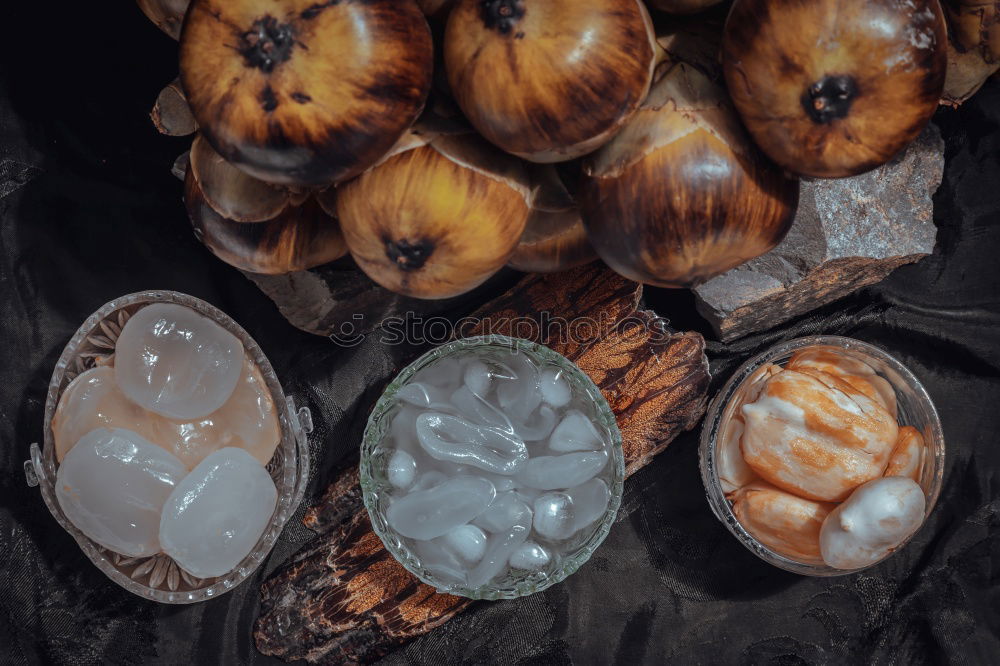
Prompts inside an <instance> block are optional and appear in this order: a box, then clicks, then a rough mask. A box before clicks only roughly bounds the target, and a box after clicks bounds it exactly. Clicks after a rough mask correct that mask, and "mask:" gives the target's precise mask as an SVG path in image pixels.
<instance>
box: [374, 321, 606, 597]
mask: <svg viewBox="0 0 1000 666" xmlns="http://www.w3.org/2000/svg"><path fill="white" fill-rule="evenodd" d="M512 351H520V352H523V353H525V354H527V355H528V356H529V357H530V358H531V359H532V360H533V361H535V362H536V363H537V364H539V365H542V366H545V365H549V366H556V367H558V368H559V369H560V370H562V371H563V373H564V374H563V376H564V378H565V379H566V380H567V381H568V382H569V384H570V386H571V388H572V390H573V392H574V394H576V395H582V396H586V397H588V398H589V399H590V400H591V401H592V404H593V406H594V408H593V411H592V412H591V414H589V415H588V416H590V417H591V419H592V421H593V423H594V426H595V427H597V428H598V430H602V431H603V433H604V434H605V435H606V437H607V441H610V442H611V465H610V473H609V476H608V477H601V478H605V480H606V481H607V483H608V489H609V490H610V494H611V499H610V502H609V503H608V508H607V510H606V511H605V513H604V516H603V517H602V518H600V519H599V520H598V521H597V522H595V523H594V526H593V532H592V533H591V534H590V535H589V536H586V537H585V538H581V539H580V542H579V544H578V546H577V547H575V548H574V549H573V550H572V551H571V552H570V553H568V554H566V555H564V556H562V558H561V559H560V561H559V562H558V564H555V563H553V564H550V565H549V566H548V567H547V568H546V569H543V570H540V571H533V572H529V571H522V570H508V573H507V574H506V576H505V577H504V578H503V579H501V580H495V581H492V582H490V583H487V584H485V585H482V586H480V587H475V588H471V587H462V586H456V585H452V584H446V583H444V582H442V581H439V580H437V579H436V578H435V576H434V574H433V573H431V572H429V571H427V570H426V569H425V568H424V567H423V566H422V565H421V563H420V560H419V558H418V557H417V555H416V554H415V553H414V552H412V551H411V550H410V547H409V546H408V545H407V544H406V542H405V541H404V540H403V539H402V538H400V536H399V535H397V534H396V533H395V532H394V531H393V530H392V528H390V527H389V525H388V522H387V520H386V511H387V510H388V507H389V495H390V492H391V489H392V486H391V485H390V484H389V481H388V479H387V478H386V465H387V462H388V458H389V456H388V455H385V449H381V450H380V444H381V443H382V441H383V439H384V437H385V435H386V432H387V430H388V427H389V424H390V423H391V422H392V419H393V417H394V416H395V413H396V410H397V408H398V405H399V403H398V401H397V400H396V393H397V392H398V391H399V390H400V389H401V388H402V387H404V386H406V385H407V384H408V383H409V382H410V380H411V379H412V378H413V376H414V375H415V374H416V373H417V372H418V371H420V370H422V369H424V368H426V367H427V366H429V365H432V364H435V363H437V362H439V361H441V360H442V359H445V358H448V357H452V356H466V355H468V354H469V353H470V352H472V353H475V354H476V355H477V356H479V357H480V358H494V359H498V360H499V358H500V357H501V355H504V354H506V355H509V354H510V353H511V352H512ZM624 479H625V461H624V457H623V455H622V438H621V432H620V431H619V430H618V424H617V422H616V421H615V415H614V413H613V412H612V411H611V407H610V406H609V405H608V402H607V400H605V399H604V396H603V395H601V392H600V390H598V388H597V386H595V385H594V382H593V381H591V379H590V377H588V376H587V375H586V374H585V373H584V372H583V371H582V370H580V368H578V367H577V366H576V365H574V364H573V363H572V362H571V361H570V360H569V359H567V358H566V357H564V356H562V355H561V354H559V353H557V352H555V351H552V350H551V349H549V348H548V347H544V346H542V345H539V344H536V343H534V342H530V341H528V340H522V339H519V338H508V337H506V336H502V335H487V336H480V337H473V338H464V339H460V340H456V341H453V342H450V343H448V344H445V345H442V346H440V347H437V348H435V349H432V350H431V351H429V352H427V353H426V354H424V355H423V356H421V357H420V358H418V359H417V360H416V361H414V362H413V363H411V364H410V365H408V366H407V367H406V368H404V369H403V371H402V372H400V373H399V375H398V376H397V377H396V378H395V379H394V380H393V381H392V382H391V383H390V384H389V386H388V387H387V388H386V390H385V392H384V393H383V394H382V397H381V398H379V400H378V402H377V403H376V404H375V408H374V410H373V411H372V413H371V416H370V417H369V418H368V425H367V427H366V428H365V433H364V441H363V443H362V445H361V489H362V494H363V497H364V503H365V507H366V508H367V509H368V515H369V516H370V517H371V523H372V528H373V529H374V530H375V533H376V534H377V535H378V536H379V538H380V539H381V540H382V543H383V544H385V547H386V549H387V550H388V551H389V552H390V553H392V556H393V557H395V558H396V560H398V561H399V563H400V564H402V565H403V566H404V567H405V568H406V569H407V571H409V572H410V573H412V574H413V575H414V576H416V577H417V578H419V579H420V580H421V581H423V582H424V583H427V584H428V585H431V586H433V587H435V588H437V589H438V590H439V591H441V592H446V593H448V594H455V595H459V596H463V597H469V598H470V599H489V600H495V599H513V598H515V597H521V596H525V595H528V594H533V593H535V592H539V591H541V590H544V589H546V588H547V587H549V586H550V585H554V584H556V583H558V582H560V581H562V580H564V579H565V578H566V577H567V576H569V575H570V574H572V573H573V572H575V571H576V570H577V569H579V568H580V567H581V566H582V565H583V564H584V563H585V562H586V561H587V560H588V559H590V556H591V555H592V554H593V553H594V551H595V550H596V549H597V547H598V546H599V545H600V544H601V542H602V541H604V538H605V537H606V536H607V535H608V532H609V531H610V530H611V524H612V523H613V522H614V520H615V516H616V515H617V513H618V507H619V506H620V505H621V498H622V483H623V481H624ZM575 541H576V539H574V542H575Z"/></svg>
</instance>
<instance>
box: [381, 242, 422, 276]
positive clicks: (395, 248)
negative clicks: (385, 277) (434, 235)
mask: <svg viewBox="0 0 1000 666" xmlns="http://www.w3.org/2000/svg"><path fill="white" fill-rule="evenodd" d="M433 252H434V244H433V243H431V242H430V241H426V240H419V241H415V242H410V241H408V240H405V239H404V240H397V241H394V240H389V239H386V241H385V255H386V256H387V257H389V261H391V262H392V263H394V264H396V266H397V267H398V268H399V269H400V270H403V271H416V270H420V269H421V268H423V266H424V264H425V263H427V260H428V259H429V258H430V256H431V254H432V253H433Z"/></svg>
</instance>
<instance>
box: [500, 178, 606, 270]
mask: <svg viewBox="0 0 1000 666" xmlns="http://www.w3.org/2000/svg"><path fill="white" fill-rule="evenodd" d="M561 166H564V165H561ZM528 173H529V177H530V179H531V185H532V205H531V215H530V216H529V217H528V222H527V224H526V225H525V228H524V233H523V234H521V240H520V242H519V243H518V245H517V249H515V250H514V254H513V255H512V256H511V258H510V261H508V262H507V265H508V266H510V267H511V268H514V269H516V270H519V271H524V272H527V273H555V272H558V271H564V270H568V269H570V268H575V267H577V266H582V265H583V264H586V263H589V262H591V261H595V260H596V259H597V253H596V252H594V248H593V247H592V246H591V245H590V241H588V240H587V231H586V229H584V227H583V220H582V219H581V218H580V207H579V205H578V204H577V202H576V198H575V197H574V196H573V195H572V194H571V193H570V191H569V187H568V186H567V184H566V182H565V181H564V180H563V178H562V177H561V176H560V169H559V168H557V167H556V166H554V165H551V164H532V165H529V167H528Z"/></svg>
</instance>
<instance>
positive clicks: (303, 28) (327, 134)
mask: <svg viewBox="0 0 1000 666" xmlns="http://www.w3.org/2000/svg"><path fill="white" fill-rule="evenodd" d="M955 3H956V4H955V8H954V9H955V11H954V12H952V14H953V15H954V16H955V17H958V18H956V21H957V22H956V24H955V25H956V26H958V28H960V29H961V31H960V32H959V35H960V37H961V40H962V41H960V42H956V44H960V48H961V49H962V52H963V54H964V55H968V54H969V53H973V54H974V55H975V57H976V58H981V59H982V60H983V62H984V63H987V61H988V60H990V62H992V60H991V59H994V60H995V59H996V54H995V48H996V46H995V41H996V40H995V38H994V35H993V34H992V32H989V31H988V30H986V29H983V30H980V31H979V32H976V31H975V30H974V29H973V28H974V27H975V26H972V25H971V23H972V21H971V19H970V18H969V12H968V11H966V10H968V9H969V6H971V5H972V4H976V3H970V2H959V1H958V0H955ZM646 4H648V5H649V8H650V9H652V10H653V17H652V18H651V15H650V12H649V11H648V10H647V7H646V5H645V4H643V2H641V1H640V0H436V1H435V0H421V1H419V2H414V1H413V0H369V1H366V2H355V1H352V0H344V1H341V2H316V1H315V0H280V1H278V2H275V1H274V0H226V1H225V2H224V1H223V0H193V1H192V2H190V4H189V5H188V4H187V3H185V2H183V0H181V1H180V2H179V1H178V0H159V1H157V0H140V6H142V7H143V9H144V10H145V11H146V13H147V14H148V15H149V16H150V17H151V18H153V20H154V21H156V22H157V23H158V24H159V25H160V26H161V27H163V28H164V30H165V31H167V32H168V33H170V34H175V35H179V39H180V73H181V76H180V82H179V84H177V83H175V84H172V86H171V87H169V88H168V89H167V90H165V91H164V93H163V94H161V97H160V100H158V104H157V108H156V109H154V120H156V121H157V124H158V126H160V128H161V129H162V130H163V131H166V132H168V133H183V132H187V131H193V130H194V128H195V127H196V128H197V130H198V132H199V134H198V137H197V138H196V139H195V143H194V146H193V148H192V150H191V153H190V167H189V168H188V169H187V170H186V184H185V192H186V196H185V198H186V201H187V206H188V212H189V214H190V216H191V219H192V222H193V224H194V226H195V228H196V231H197V233H198V234H199V236H200V238H201V239H202V240H203V241H204V242H205V244H206V245H208V247H209V248H210V249H211V250H212V251H213V252H215V254H216V255H218V256H219V257H220V258H222V259H223V260H225V261H227V262H229V263H231V264H233V265H236V266H238V267H240V268H243V269H245V270H249V271H253V272H262V273H282V272H289V271H293V270H301V269H304V268H308V267H311V266H315V265H318V264H321V263H325V262H328V261H332V260H334V259H336V258H339V257H340V256H343V255H345V254H346V253H348V252H349V253H350V254H351V255H352V257H353V258H354V260H355V261H356V263H357V264H358V266H359V267H360V268H361V269H362V270H363V271H364V272H365V273H366V274H368V275H369V276H370V277H371V278H372V279H373V280H374V281H375V282H377V283H379V284H381V285H383V286H385V287H387V288H388V289H391V290H393V291H396V292H399V293H402V294H406V295H409V296H416V297H420V298H445V297H449V296H454V295H457V294H460V293H462V292H465V291H468V290H469V289H472V288H473V287H475V286H477V285H479V284H480V283H482V282H483V281H485V280H486V279H487V278H488V277H489V276H490V275H492V274H493V273H494V272H496V271H497V270H499V269H500V268H501V267H502V266H504V265H505V264H508V263H509V264H510V265H512V266H514V267H515V268H519V269H522V270H534V271H555V270H562V269H566V268H569V267H572V266H576V265H579V264H581V263H585V262H588V261H591V260H593V259H594V258H595V257H600V258H601V259H603V260H604V261H605V262H606V263H607V264H608V265H609V266H611V267H612V268H613V269H615V270H616V271H618V272H619V273H621V274H622V275H625V276H627V277H629V278H631V279H634V280H638V281H641V282H645V283H649V284H654V285H660V286H666V287H682V286H691V285H695V284H698V283H700V282H702V281H704V280H706V279H708V278H710V277H712V276H714V275H717V274H719V273H721V272H723V271H726V270H728V269H730V268H733V267H734V266H737V265H739V264H740V263H743V262H745V261H747V260H749V259H751V258H753V257H755V256H758V255H760V254H762V253H764V252H767V251H768V250H770V249H771V248H773V247H774V246H775V245H776V244H777V243H779V242H780V241H781V239H782V238H783V237H784V235H785V233H786V232H787V231H788V227H789V225H790V224H791V221H792V219H793V217H794V214H795V210H796V206H797V201H798V180H797V178H798V177H799V176H809V177H823V178H830V177H843V176H849V175H854V174H857V173H861V172H863V171H866V170H869V169H872V168H874V167H876V166H878V165H880V164H883V163H885V162H886V161H888V160H889V159H891V158H892V157H893V156H894V155H896V154H897V153H898V152H899V151H900V150H902V149H903V148H904V147H905V146H906V145H907V144H908V143H909V142H910V141H912V140H913V139H914V138H915V137H916V136H917V135H918V134H919V133H920V131H921V130H922V128H923V127H924V126H925V125H926V123H927V122H928V121H929V119H930V117H931V115H932V114H933V112H934V110H935V108H936V107H937V104H938V102H939V100H940V99H941V97H942V92H943V91H944V87H945V73H946V69H947V61H948V51H947V48H948V44H947V41H948V40H947V34H946V26H945V19H944V15H943V13H942V10H941V7H940V6H939V4H938V0H907V1H906V2H904V1H902V0H797V1H796V2H790V1H786V0H736V1H735V2H734V3H733V4H732V7H731V8H727V7H723V6H713V5H719V3H718V2H715V1H713V0H708V1H707V2H706V1H705V0H648V2H647V3H646ZM980 4H984V3H980ZM985 4H987V5H990V4H991V3H985ZM727 10H728V18H726V16H725V14H724V13H725V12H726V11H727ZM963 11H965V13H962V12H963ZM699 12H700V13H699ZM977 16H979V15H978V14H977ZM428 17H429V18H428ZM654 19H655V20H654ZM984 20H985V19H984ZM991 25H992V24H991ZM976 39H978V40H979V41H976V43H975V44H973V43H971V42H972V41H975V40H976ZM991 39H992V40H993V41H992V42H990V40H991ZM980 41H981V42H982V43H980ZM991 44H992V46H991ZM435 47H437V52H435ZM956 48H959V47H958V46H957V47H956ZM988 70H989V67H988V66H987V67H985V68H977V69H976V71H975V74H974V75H970V74H969V73H968V72H965V73H964V74H963V76H962V77H960V78H961V79H962V80H961V85H962V92H961V93H955V94H954V95H952V96H951V97H950V98H949V99H952V100H953V101H954V99H955V98H956V96H958V97H962V96H967V94H971V92H969V91H970V90H972V91H974V88H975V87H978V85H979V84H981V82H982V80H983V79H984V78H985V77H986V76H987V75H988V74H989V73H990V71H988ZM963 71H964V70H963ZM970 76H971V78H975V79H978V80H977V81H971V80H970Z"/></svg>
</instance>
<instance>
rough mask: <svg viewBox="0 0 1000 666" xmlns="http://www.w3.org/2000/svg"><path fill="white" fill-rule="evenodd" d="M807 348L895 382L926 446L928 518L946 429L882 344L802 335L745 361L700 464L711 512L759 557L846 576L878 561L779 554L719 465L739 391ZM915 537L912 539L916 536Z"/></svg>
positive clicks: (902, 411)
mask: <svg viewBox="0 0 1000 666" xmlns="http://www.w3.org/2000/svg"><path fill="white" fill-rule="evenodd" d="M807 348H809V349H815V348H819V349H823V350H826V351H831V352H835V353H838V354H842V355H844V356H846V357H847V358H849V359H856V360H859V361H862V362H864V363H867V364H868V365H869V366H870V367H871V368H872V369H873V370H875V372H876V373H877V374H878V375H879V376H881V377H883V378H884V379H885V380H886V381H888V382H889V384H890V385H891V386H892V388H893V390H894V391H895V393H896V401H897V408H898V411H899V415H898V419H897V420H898V421H899V424H900V425H901V426H903V425H909V426H913V427H914V428H916V429H917V430H919V431H920V432H921V434H922V435H923V437H924V442H925V444H926V446H927V456H926V458H925V461H924V467H923V472H922V476H921V479H920V486H921V487H922V488H923V490H924V495H925V497H926V500H927V502H926V510H925V512H924V520H926V519H927V516H929V515H930V513H931V511H932V510H933V509H934V505H935V504H936V503H937V499H938V495H939V494H940V493H941V481H942V478H943V475H944V433H943V432H942V430H941V421H940V420H939V419H938V414H937V410H935V409H934V404H933V403H932V402H931V399H930V396H928V395H927V391H926V390H925V389H924V387H923V385H922V384H921V383H920V381H919V380H918V379H917V378H916V377H915V376H914V375H913V373H912V372H910V371H909V370H908V369H907V368H906V367H905V366H904V365H903V364H902V363H900V362H899V361H897V360H896V359H895V358H893V357H892V356H890V355H889V354H887V353H886V352H884V351H883V350H881V349H879V348H878V347H875V346H872V345H870V344H868V343H866V342H861V341H860V340H854V339H852V338H845V337H839V336H815V337H808V338H798V339H795V340H790V341H788V342H783V343H781V344H778V345H775V346H774V347H771V348H770V349H768V350H767V351H765V352H763V353H761V354H758V355H757V356H754V357H753V358H751V359H750V360H748V361H747V362H746V363H744V364H743V365H741V366H740V367H739V369H737V370H736V372H735V373H733V376H732V377H730V379H729V381H728V382H726V384H725V386H723V387H722V390H720V391H719V393H718V395H716V396H715V398H714V399H713V400H712V402H711V404H710V405H709V407H708V412H707V413H706V415H705V422H704V425H703V426H702V431H701V443H700V448H699V465H700V468H701V478H702V481H703V482H704V484H705V492H706V495H707V496H708V503H709V505H710V506H711V507H712V512H713V513H714V514H715V516H716V518H718V519H719V520H720V521H722V523H723V524H724V525H725V526H726V528H727V529H728V530H729V531H730V532H732V534H733V536H735V537H736V538H737V539H738V540H739V542H740V543H742V544H743V545H744V546H746V547H747V548H748V549H750V551H751V552H753V553H754V554H755V555H756V556H757V557H759V558H761V559H762V560H764V561H765V562H768V563H769V564H773V565H774V566H776V567H779V568H781V569H785V570H787V571H792V572H794V573H797V574H802V575H804V576H841V575H844V574H850V573H854V572H856V571H860V570H862V569H867V568H868V567H871V566H875V565H876V564H878V562H873V563H872V564H870V565H868V566H866V567H861V568H859V569H850V570H848V569H834V568H833V567H829V566H826V565H825V564H820V563H815V562H810V561H800V560H795V559H792V558H790V557H788V556H786V555H782V554H780V553H777V552H775V551H774V550H772V549H770V548H769V547H767V546H765V545H764V544H763V543H761V542H760V541H758V540H757V539H756V538H755V537H754V536H753V535H751V534H750V533H749V532H748V531H747V530H746V529H744V528H743V526H742V525H741V524H740V522H739V520H737V518H736V516H735V515H734V514H733V508H732V504H731V503H730V502H729V500H727V499H726V497H725V493H724V491H723V489H722V485H721V483H720V482H719V475H718V469H717V464H718V463H717V455H718V454H717V443H718V441H719V438H720V433H722V432H725V427H726V424H727V423H728V421H729V419H731V418H732V416H733V413H734V411H735V407H736V404H737V402H738V401H737V400H734V397H735V396H738V395H739V394H740V392H741V391H742V389H743V386H744V384H745V383H747V379H748V378H749V377H751V376H752V375H753V374H754V373H755V372H756V371H757V370H758V369H759V368H761V367H762V366H764V365H766V364H768V363H774V364H776V365H780V366H784V365H785V364H786V363H787V362H788V360H789V359H790V358H791V356H792V355H793V354H795V353H796V352H798V351H801V350H803V349H807ZM910 538H913V535H911V536H910ZM906 541H909V539H907V540H906ZM906 541H904V542H903V543H902V544H900V545H899V546H898V547H897V548H895V549H894V550H893V551H890V552H889V553H888V554H886V556H885V557H883V558H882V559H881V560H879V562H881V561H884V560H885V559H886V558H888V557H891V556H892V555H893V553H895V552H897V551H898V550H900V549H901V548H903V547H904V546H905V545H906Z"/></svg>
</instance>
